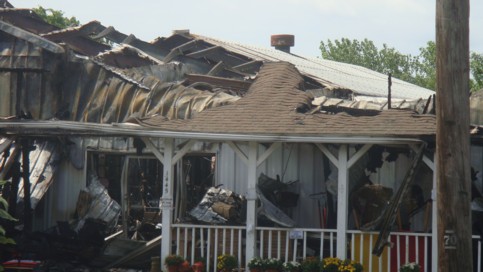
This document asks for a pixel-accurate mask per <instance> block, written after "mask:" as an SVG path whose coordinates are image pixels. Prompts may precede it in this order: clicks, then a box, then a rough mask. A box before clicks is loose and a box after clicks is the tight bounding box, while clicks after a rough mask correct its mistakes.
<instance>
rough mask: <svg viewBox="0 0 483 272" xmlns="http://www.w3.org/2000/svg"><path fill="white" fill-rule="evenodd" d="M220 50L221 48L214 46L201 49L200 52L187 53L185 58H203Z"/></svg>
mask: <svg viewBox="0 0 483 272" xmlns="http://www.w3.org/2000/svg"><path fill="white" fill-rule="evenodd" d="M221 49H223V48H222V47H221V46H219V45H215V46H212V47H208V48H206V49H202V50H200V51H196V52H193V53H189V54H187V55H186V56H188V57H192V58H200V57H204V56H206V55H209V54H211V53H213V52H216V51H218V50H221Z"/></svg>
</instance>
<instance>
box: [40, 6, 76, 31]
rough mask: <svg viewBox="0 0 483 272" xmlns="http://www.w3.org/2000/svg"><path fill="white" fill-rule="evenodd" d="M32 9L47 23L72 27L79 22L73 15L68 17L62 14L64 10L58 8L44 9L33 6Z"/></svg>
mask: <svg viewBox="0 0 483 272" xmlns="http://www.w3.org/2000/svg"><path fill="white" fill-rule="evenodd" d="M32 10H33V11H34V12H35V13H36V14H37V15H39V16H40V17H41V18H42V19H43V20H44V21H46V22H47V23H49V24H51V25H55V26H57V27H60V28H67V27H73V26H78V25H79V24H80V22H79V21H78V20H77V19H76V18H75V17H70V18H68V17H66V16H64V12H62V11H60V10H54V9H50V8H47V9H46V8H43V7H41V6H39V7H37V8H33V9H32Z"/></svg>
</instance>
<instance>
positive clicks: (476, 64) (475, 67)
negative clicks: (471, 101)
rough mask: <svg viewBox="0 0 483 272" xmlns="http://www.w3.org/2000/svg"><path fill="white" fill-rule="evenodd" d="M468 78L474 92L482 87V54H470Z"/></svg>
mask: <svg viewBox="0 0 483 272" xmlns="http://www.w3.org/2000/svg"><path fill="white" fill-rule="evenodd" d="M470 71H471V76H472V79H471V80H470V87H471V91H473V92H476V91H478V90H481V89H483V54H478V53H476V52H472V53H471V56H470Z"/></svg>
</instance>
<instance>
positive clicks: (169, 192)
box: [160, 138, 174, 268]
mask: <svg viewBox="0 0 483 272" xmlns="http://www.w3.org/2000/svg"><path fill="white" fill-rule="evenodd" d="M173 155H174V140H173V139H172V138H166V139H165V140H164V157H163V188H162V196H161V203H160V205H161V210H162V221H161V223H162V227H161V235H162V238H161V268H162V267H164V265H165V264H164V259H165V258H166V256H168V255H169V254H171V223H172V218H173V177H174V175H173V173H174V169H173V168H174V167H173Z"/></svg>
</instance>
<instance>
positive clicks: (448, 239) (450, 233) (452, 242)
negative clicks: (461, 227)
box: [444, 230, 457, 249]
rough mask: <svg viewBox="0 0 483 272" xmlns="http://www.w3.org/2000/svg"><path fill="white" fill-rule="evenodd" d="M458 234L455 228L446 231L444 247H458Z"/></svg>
mask: <svg viewBox="0 0 483 272" xmlns="http://www.w3.org/2000/svg"><path fill="white" fill-rule="evenodd" d="M456 241H457V239H456V235H455V233H454V230H446V231H445V232H444V249H456Z"/></svg>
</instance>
